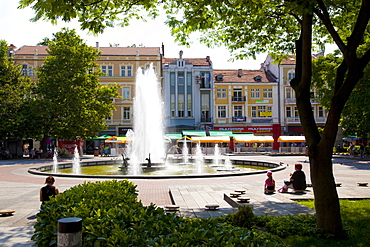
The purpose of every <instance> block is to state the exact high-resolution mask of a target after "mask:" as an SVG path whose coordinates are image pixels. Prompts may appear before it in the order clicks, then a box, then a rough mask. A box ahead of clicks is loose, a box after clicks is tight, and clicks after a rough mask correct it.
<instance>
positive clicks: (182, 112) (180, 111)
mask: <svg viewBox="0 0 370 247" xmlns="http://www.w3.org/2000/svg"><path fill="white" fill-rule="evenodd" d="M178 97H179V99H178V102H177V112H178V115H177V116H178V117H185V102H184V101H185V98H184V94H179V95H178Z"/></svg>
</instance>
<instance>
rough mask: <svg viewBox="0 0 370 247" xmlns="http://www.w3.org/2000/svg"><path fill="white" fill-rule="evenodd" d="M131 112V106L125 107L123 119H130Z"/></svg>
mask: <svg viewBox="0 0 370 247" xmlns="http://www.w3.org/2000/svg"><path fill="white" fill-rule="evenodd" d="M130 116H131V112H130V107H123V119H124V120H130Z"/></svg>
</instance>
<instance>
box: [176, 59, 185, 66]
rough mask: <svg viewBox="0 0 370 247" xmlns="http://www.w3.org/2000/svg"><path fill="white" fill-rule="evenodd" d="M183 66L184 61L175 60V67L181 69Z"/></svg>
mask: <svg viewBox="0 0 370 247" xmlns="http://www.w3.org/2000/svg"><path fill="white" fill-rule="evenodd" d="M184 66H185V61H184V60H182V59H179V60H177V67H179V68H182V67H184Z"/></svg>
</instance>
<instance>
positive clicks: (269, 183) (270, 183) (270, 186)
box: [264, 171, 275, 193]
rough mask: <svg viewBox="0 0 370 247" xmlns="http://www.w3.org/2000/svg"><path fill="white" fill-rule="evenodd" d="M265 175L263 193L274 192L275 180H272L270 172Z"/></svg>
mask: <svg viewBox="0 0 370 247" xmlns="http://www.w3.org/2000/svg"><path fill="white" fill-rule="evenodd" d="M266 175H267V178H266V180H265V186H264V190H265V193H271V192H272V191H275V180H274V179H273V178H272V172H271V171H268V172H267V174H266Z"/></svg>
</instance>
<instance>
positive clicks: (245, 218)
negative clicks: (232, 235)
mask: <svg viewBox="0 0 370 247" xmlns="http://www.w3.org/2000/svg"><path fill="white" fill-rule="evenodd" d="M256 219H257V216H256V215H254V213H253V207H252V206H249V205H243V206H240V205H239V207H238V212H236V213H234V214H233V215H232V221H233V224H234V225H235V226H240V227H246V228H252V226H254V225H255V224H256Z"/></svg>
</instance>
